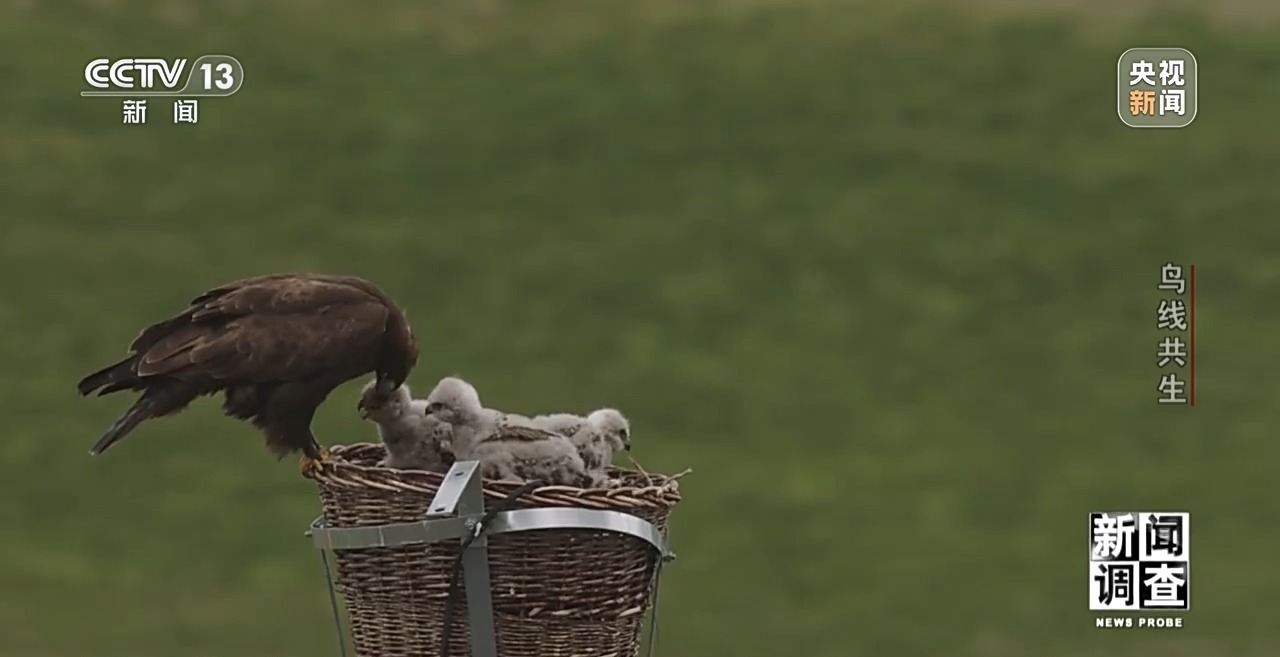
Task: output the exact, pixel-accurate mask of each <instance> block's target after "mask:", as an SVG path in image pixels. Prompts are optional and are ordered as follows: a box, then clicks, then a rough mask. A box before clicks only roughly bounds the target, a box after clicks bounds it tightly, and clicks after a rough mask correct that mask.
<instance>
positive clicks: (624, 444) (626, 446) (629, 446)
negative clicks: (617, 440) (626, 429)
mask: <svg viewBox="0 0 1280 657" xmlns="http://www.w3.org/2000/svg"><path fill="white" fill-rule="evenodd" d="M622 449H625V450H627V451H628V452H630V451H631V443H622Z"/></svg>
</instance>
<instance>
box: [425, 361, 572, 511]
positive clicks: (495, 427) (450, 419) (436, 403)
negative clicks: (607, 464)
mask: <svg viewBox="0 0 1280 657" xmlns="http://www.w3.org/2000/svg"><path fill="white" fill-rule="evenodd" d="M426 401H427V414H428V415H430V416H432V417H435V418H438V419H439V420H440V421H442V422H445V423H447V424H449V425H450V427H451V429H452V436H451V441H450V445H449V448H450V449H451V451H452V452H453V453H454V454H455V455H456V456H457V458H458V459H459V460H475V461H479V462H480V465H481V474H482V475H483V476H485V477H488V478H491V479H522V480H526V481H532V480H541V481H545V482H547V483H549V484H558V485H564V486H582V485H585V484H587V483H589V481H590V478H589V477H588V476H587V471H586V466H585V465H584V464H583V462H582V457H581V456H579V455H578V450H577V448H575V447H574V446H573V443H572V442H570V441H569V439H568V438H567V437H565V436H563V435H560V434H557V433H553V432H550V431H543V430H541V429H537V428H535V427H533V426H531V425H530V424H529V420H528V419H526V418H520V417H519V416H508V415H506V414H504V413H502V412H500V411H496V410H494V409H490V408H485V407H484V406H483V405H482V404H481V402H480V394H479V393H478V392H477V391H476V389H475V386H472V385H471V384H470V383H467V382H466V381H463V380H462V379H459V378H457V377H445V378H444V379H441V380H440V382H439V383H438V384H436V387H435V389H434V390H432V391H431V394H430V395H428V396H427V399H426Z"/></svg>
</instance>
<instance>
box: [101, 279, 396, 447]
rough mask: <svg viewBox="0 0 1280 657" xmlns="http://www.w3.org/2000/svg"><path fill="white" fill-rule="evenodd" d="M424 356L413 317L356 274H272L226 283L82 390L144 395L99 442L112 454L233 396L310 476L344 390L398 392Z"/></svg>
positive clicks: (145, 335)
mask: <svg viewBox="0 0 1280 657" xmlns="http://www.w3.org/2000/svg"><path fill="white" fill-rule="evenodd" d="M417 360H418V348H417V345H416V344H415V343H414V339H413V332H412V330H411V329H410V327H409V321H408V319H407V318H406V317H405V315H404V311H403V310H402V309H401V308H400V307H399V306H398V305H397V304H396V303H395V301H393V300H392V299H391V297H389V296H387V294H386V293H385V292H383V291H382V290H381V289H379V288H378V286H376V285H374V284H373V283H370V282H369V281H367V280H364V279H362V278H357V277H354V276H328V275H322V274H272V275H268V276H258V277H255V278H246V279H242V280H238V281H234V282H231V283H227V284H226V285H222V286H219V287H216V288H213V289H212V290H209V291H208V292H205V293H204V294H201V295H200V296H198V297H196V298H195V299H192V300H191V304H190V306H189V307H188V308H187V309H186V310H183V311H182V312H181V313H178V314H177V315H175V316H174V317H172V318H170V319H166V320H164V321H162V322H159V323H157V324H154V325H152V326H149V327H147V328H146V329H144V330H143V331H142V333H140V334H138V337H137V338H136V339H134V341H133V344H131V345H129V355H128V356H127V357H125V359H124V360H121V361H120V362H118V363H115V364H113V365H110V366H108V367H105V368H103V369H101V370H99V371H97V372H94V373H93V374H90V375H88V376H86V377H85V378H84V379H82V380H81V381H80V384H79V386H78V387H79V390H80V394H81V395H88V394H89V393H91V392H94V391H95V390H96V391H97V392H98V395H105V394H109V393H113V392H119V391H121V390H133V391H136V392H141V393H142V395H141V396H140V397H139V398H138V400H137V401H136V402H134V404H133V406H131V407H130V408H129V410H128V411H125V413H124V415H121V416H120V418H119V419H117V420H116V421H115V422H114V423H113V424H112V425H111V427H110V428H109V429H107V431H106V433H104V434H103V435H102V437H101V438H99V439H98V442H97V443H95V444H94V446H93V449H92V450H91V451H90V453H91V454H100V453H102V452H104V451H106V449H107V448H109V447H111V445H113V444H115V443H116V442H117V441H119V440H121V439H123V438H124V437H125V436H127V435H128V434H129V432H130V431H133V430H134V429H135V428H137V426H138V425H139V424H141V423H142V422H144V421H146V420H149V419H151V418H156V417H163V416H166V415H172V414H174V413H177V412H179V411H181V410H182V409H184V408H186V407H187V405H188V404H190V403H191V401H192V400H194V399H195V398H197V397H200V396H202V395H210V394H214V393H217V392H223V393H224V402H223V410H224V411H225V412H226V414H227V415H229V416H231V417H234V418H237V419H240V420H249V421H251V422H252V423H253V424H254V425H255V426H257V427H258V428H259V429H261V430H262V432H263V434H264V435H265V437H266V442H267V447H268V448H269V449H270V450H271V452H272V453H273V454H275V455H276V457H277V458H281V457H283V456H285V455H286V454H288V453H290V452H296V451H301V452H302V454H303V456H302V466H303V469H304V470H306V469H307V468H309V467H312V466H313V465H314V464H315V462H316V461H321V460H323V459H324V458H326V456H327V450H324V449H322V448H321V447H320V444H319V443H317V442H316V439H315V436H313V435H312V433H311V420H312V418H313V417H314V415H315V412H316V409H317V408H318V407H319V406H320V404H321V403H322V402H323V401H324V400H325V398H326V397H328V395H329V393H330V392H332V391H333V389H334V388H336V387H338V386H339V385H341V384H342V383H344V382H346V381H349V380H351V379H353V378H355V377H358V376H361V375H363V374H366V373H369V372H374V373H375V375H376V376H377V384H376V385H377V387H378V388H379V389H380V390H382V391H384V392H385V394H387V395H389V394H391V392H392V391H394V390H395V389H396V388H398V387H399V386H400V385H401V384H402V383H404V380H405V379H406V378H408V376H409V372H410V371H412V370H413V367H414V365H415V364H416V363H417Z"/></svg>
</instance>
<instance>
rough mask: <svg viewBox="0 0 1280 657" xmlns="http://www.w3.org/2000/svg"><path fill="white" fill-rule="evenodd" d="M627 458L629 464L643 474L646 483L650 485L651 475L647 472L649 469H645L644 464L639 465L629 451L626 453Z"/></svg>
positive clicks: (651, 481) (651, 482) (651, 483)
mask: <svg viewBox="0 0 1280 657" xmlns="http://www.w3.org/2000/svg"><path fill="white" fill-rule="evenodd" d="M627 460H628V461H631V465H634V466H635V467H636V470H639V471H640V474H642V475H644V479H645V482H646V483H648V484H649V485H650V486H652V485H653V477H652V476H651V475H650V474H649V471H648V470H645V469H644V466H643V465H640V463H639V462H637V461H636V459H635V457H633V456H631V454H630V453H628V454H627Z"/></svg>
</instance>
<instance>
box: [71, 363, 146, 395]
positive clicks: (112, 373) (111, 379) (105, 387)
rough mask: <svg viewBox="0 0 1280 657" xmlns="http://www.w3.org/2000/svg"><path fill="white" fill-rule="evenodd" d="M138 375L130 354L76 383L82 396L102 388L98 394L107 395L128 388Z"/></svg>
mask: <svg viewBox="0 0 1280 657" xmlns="http://www.w3.org/2000/svg"><path fill="white" fill-rule="evenodd" d="M137 377H138V375H137V374H134V372H133V357H132V356H130V357H129V358H126V359H124V360H122V361H120V362H118V363H112V364H111V365H108V366H106V367H104V368H102V369H100V370H98V371H97V372H94V373H93V374H90V375H88V376H86V377H84V378H83V379H80V383H78V384H76V390H78V391H80V394H81V396H84V395H88V394H89V393H91V392H93V391H94V390H98V389H99V388H102V390H99V391H98V394H99V395H105V394H108V393H112V392H117V391H120V390H127V389H128V388H130V387H131V386H132V383H133V380H135V379H137Z"/></svg>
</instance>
